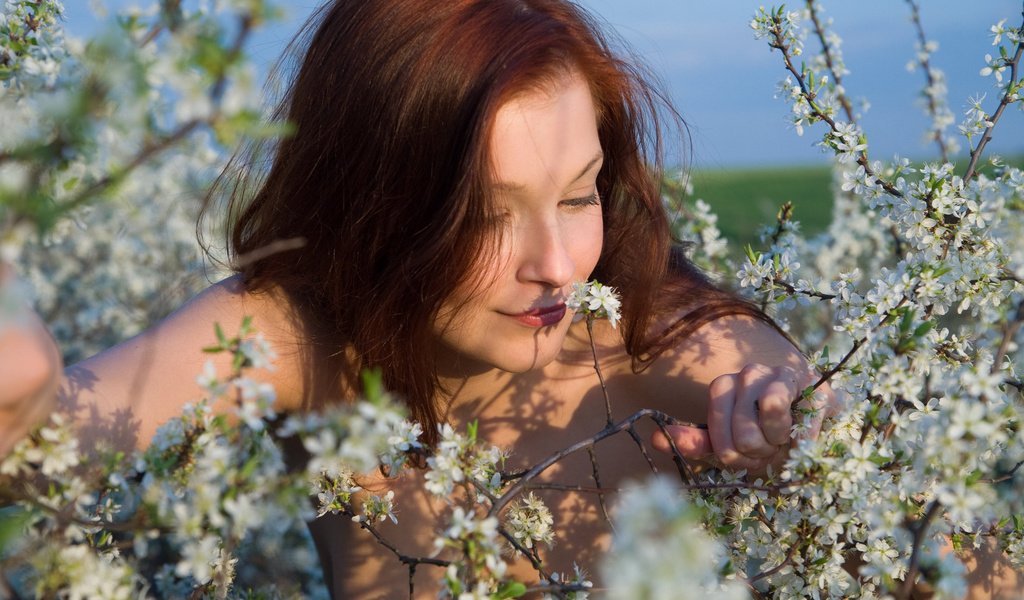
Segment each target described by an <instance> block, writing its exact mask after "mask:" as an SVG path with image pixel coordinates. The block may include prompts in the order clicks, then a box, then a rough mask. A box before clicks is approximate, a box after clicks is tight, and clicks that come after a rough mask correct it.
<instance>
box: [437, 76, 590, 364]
mask: <svg viewBox="0 0 1024 600" xmlns="http://www.w3.org/2000/svg"><path fill="white" fill-rule="evenodd" d="M490 156H491V162H492V168H493V174H494V175H493V182H492V189H491V192H492V198H493V207H494V211H495V214H494V216H493V218H494V223H493V228H494V231H495V234H496V235H498V236H499V237H498V238H497V239H499V240H500V242H498V245H497V251H496V252H493V253H491V254H489V255H487V258H486V259H485V260H484V261H482V262H481V264H480V265H479V266H478V267H477V269H478V271H477V272H476V273H474V274H473V276H471V277H470V278H469V279H470V281H469V283H468V284H467V285H466V286H465V287H466V288H467V289H466V290H457V291H456V292H455V293H454V294H452V297H451V298H449V299H448V300H447V301H446V302H445V304H444V305H443V306H442V308H441V311H440V313H439V316H438V318H437V320H436V321H435V327H437V329H438V333H439V336H440V338H441V342H442V346H443V349H442V357H441V360H442V361H443V362H442V364H440V365H439V370H440V371H441V372H442V374H449V375H455V376H458V375H460V374H461V375H468V374H472V373H478V372H482V371H484V370H487V369H490V368H493V367H497V368H499V369H502V370H505V371H511V372H517V373H520V372H525V371H528V370H530V369H535V368H538V367H542V366H544V365H546V364H548V363H549V362H551V361H552V360H553V359H554V358H555V357H556V356H557V355H558V352H559V350H560V349H561V346H562V342H563V340H564V338H565V335H566V332H567V330H568V328H569V325H570V324H571V323H572V316H573V314H572V311H569V310H567V309H566V306H565V301H566V298H567V297H568V294H569V291H570V289H571V287H572V283H573V282H575V281H585V280H586V279H587V278H588V277H589V275H590V273H591V271H592V270H593V269H594V267H595V266H596V264H597V261H598V258H599V257H600V255H601V244H602V218H601V204H600V199H599V198H598V195H597V186H596V181H597V174H598V171H599V170H600V169H601V163H602V153H601V143H600V141H599V139H598V134H597V117H596V114H595V109H594V102H593V99H592V97H591V93H590V89H589V87H588V86H587V83H586V81H585V80H583V78H582V77H580V76H577V75H574V76H567V77H565V78H563V79H561V80H559V81H558V82H556V83H553V84H551V85H549V86H545V87H544V88H543V89H542V90H535V91H530V92H527V93H524V94H522V95H520V96H517V97H516V98H514V99H513V100H511V101H509V102H508V103H507V104H505V105H504V106H503V107H501V108H500V109H499V110H498V112H497V115H496V116H495V123H494V129H493V133H492V137H491V140H490ZM473 277H476V279H475V280H474V279H473Z"/></svg>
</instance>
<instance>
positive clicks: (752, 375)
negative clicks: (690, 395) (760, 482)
mask: <svg viewBox="0 0 1024 600" xmlns="http://www.w3.org/2000/svg"><path fill="white" fill-rule="evenodd" d="M774 375H775V370H774V369H772V368H771V367H767V366H764V365H747V366H745V367H743V369H742V370H741V371H740V372H739V378H738V379H739V382H738V383H739V385H738V388H737V392H736V400H735V402H734V404H733V415H732V440H733V444H734V445H735V446H736V449H737V450H739V451H740V452H741V453H742V454H744V455H745V456H748V457H754V458H767V457H769V456H772V455H773V454H775V452H776V451H777V450H778V448H776V447H775V445H774V444H772V443H770V442H769V441H768V440H767V439H766V438H765V436H764V432H763V431H761V419H760V416H759V414H758V413H759V412H760V399H761V397H762V396H763V394H764V389H765V387H766V386H767V385H768V384H769V383H770V382H771V381H772V380H773V379H774Z"/></svg>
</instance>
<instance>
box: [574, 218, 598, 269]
mask: <svg viewBox="0 0 1024 600" xmlns="http://www.w3.org/2000/svg"><path fill="white" fill-rule="evenodd" d="M581 225H582V226H581V227H578V228H575V235H576V239H575V241H574V247H575V248H576V249H577V250H576V268H577V270H578V271H580V272H581V273H582V274H581V276H580V279H581V280H582V279H586V278H588V277H589V276H590V273H591V271H593V270H594V267H596V266H597V262H598V260H600V259H601V251H602V249H603V248H604V221H603V220H602V218H601V216H600V215H597V216H596V217H593V218H590V219H588V220H587V221H586V223H584V224H581Z"/></svg>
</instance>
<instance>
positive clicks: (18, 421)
mask: <svg viewBox="0 0 1024 600" xmlns="http://www.w3.org/2000/svg"><path fill="white" fill-rule="evenodd" d="M12 285H14V277H13V275H12V274H11V273H10V269H9V267H7V266H6V265H3V264H0V311H2V312H3V314H0V458H3V457H4V456H6V455H7V453H8V452H10V450H11V448H12V447H13V446H14V444H15V443H16V442H17V441H18V440H20V439H21V438H22V437H24V436H25V434H27V433H28V432H29V431H30V430H31V429H32V428H33V427H35V426H36V425H38V424H40V423H42V422H43V421H44V420H45V419H46V417H47V416H48V415H49V414H50V413H51V412H52V411H53V410H54V407H55V406H56V402H57V386H58V385H59V383H60V378H61V358H60V352H58V350H57V345H56V344H55V343H54V341H53V337H51V336H50V333H49V331H47V329H46V326H44V325H43V323H42V321H41V320H40V319H39V317H38V316H37V315H36V314H35V313H34V312H32V310H31V309H29V308H28V307H25V306H23V305H22V304H21V302H20V299H19V298H17V297H16V295H15V294H14V293H13V292H12V291H11V288H10V287H9V286H12Z"/></svg>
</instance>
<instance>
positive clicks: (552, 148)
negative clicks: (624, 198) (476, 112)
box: [489, 73, 601, 194]
mask: <svg viewBox="0 0 1024 600" xmlns="http://www.w3.org/2000/svg"><path fill="white" fill-rule="evenodd" d="M489 150H490V158H491V169H492V177H493V179H492V182H493V184H494V186H495V188H497V189H498V190H503V191H512V192H524V193H538V194H540V193H546V192H549V191H553V190H554V189H556V188H557V190H558V191H557V192H556V193H562V192H563V191H565V190H564V189H562V188H564V187H566V186H571V185H572V184H573V183H574V180H575V179H577V178H578V176H579V175H580V171H581V169H583V168H585V167H586V165H587V164H588V163H590V162H592V161H593V159H594V157H595V156H596V155H598V154H600V152H601V142H600V139H599V137H598V132H597V114H596V110H595V107H594V100H593V96H592V94H591V91H590V87H589V85H588V84H587V82H586V80H584V79H583V77H581V76H579V75H577V74H574V73H570V74H568V75H566V76H564V77H560V78H558V79H556V80H554V81H552V82H551V83H548V84H547V85H545V86H543V87H539V88H535V89H531V90H529V91H527V92H523V93H521V94H519V95H517V96H515V97H514V98H512V99H511V100H509V101H508V102H506V103H505V104H504V105H502V106H501V108H499V109H498V112H497V114H496V115H495V118H494V126H493V128H492V131H491V139H490V141H489Z"/></svg>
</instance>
